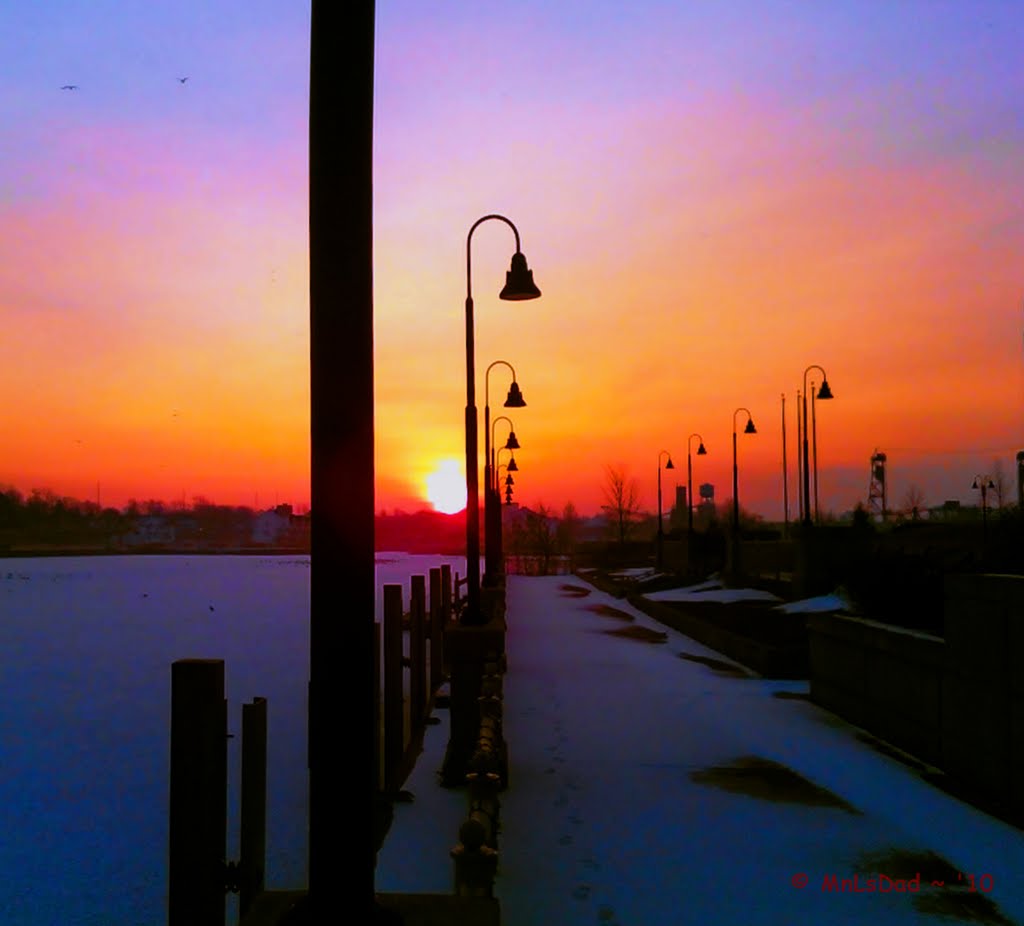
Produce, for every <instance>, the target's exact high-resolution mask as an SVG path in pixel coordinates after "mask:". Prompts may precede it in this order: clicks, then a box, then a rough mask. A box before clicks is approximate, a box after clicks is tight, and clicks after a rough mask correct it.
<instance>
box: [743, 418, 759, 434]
mask: <svg viewBox="0 0 1024 926" xmlns="http://www.w3.org/2000/svg"><path fill="white" fill-rule="evenodd" d="M743 433H744V434H756V433H757V428H755V427H754V419H753V418H748V419H747V426H746V427H745V428H744V429H743Z"/></svg>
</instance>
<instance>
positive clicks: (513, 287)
mask: <svg viewBox="0 0 1024 926" xmlns="http://www.w3.org/2000/svg"><path fill="white" fill-rule="evenodd" d="M538 296H540V290H539V289H537V285H536V284H535V283H534V282H533V271H532V270H530V269H529V268H528V267H527V266H526V258H525V257H524V256H523V254H522V252H521V251H516V252H515V254H513V255H512V266H511V268H510V269H509V271H508V273H506V274H505V288H504V289H502V291H501V292H500V293H499V294H498V298H499V299H507V300H509V301H511V302H520V301H522V300H523V299H536V298H537V297H538Z"/></svg>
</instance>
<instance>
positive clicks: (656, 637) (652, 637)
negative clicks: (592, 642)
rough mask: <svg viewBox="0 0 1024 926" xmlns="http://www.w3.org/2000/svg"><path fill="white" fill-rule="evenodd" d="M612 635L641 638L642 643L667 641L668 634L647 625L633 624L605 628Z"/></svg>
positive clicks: (634, 638) (632, 638) (605, 631)
mask: <svg viewBox="0 0 1024 926" xmlns="http://www.w3.org/2000/svg"><path fill="white" fill-rule="evenodd" d="M602 633H606V634H608V635H609V636H612V637H624V638H625V639H627V640H639V641H640V642H641V643H667V642H668V634H667V633H662V632H661V631H660V630H651V629H649V628H647V627H639V626H635V625H634V626H631V627H617V628H615V630H604V631H602Z"/></svg>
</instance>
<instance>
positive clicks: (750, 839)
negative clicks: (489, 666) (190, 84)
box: [377, 576, 1024, 926]
mask: <svg viewBox="0 0 1024 926" xmlns="http://www.w3.org/2000/svg"><path fill="white" fill-rule="evenodd" d="M567 584H571V585H577V586H580V585H582V583H581V582H580V580H579V579H577V578H575V577H565V576H554V577H544V578H529V577H519V576H513V577H510V578H509V583H508V640H507V652H508V675H507V676H506V679H505V736H506V740H507V742H508V744H509V755H510V771H509V777H510V785H509V788H508V790H507V791H505V792H504V793H503V795H502V831H501V834H500V841H499V853H500V869H499V874H498V878H497V881H496V883H495V892H496V894H497V896H498V898H499V900H500V903H501V909H502V922H503V924H504V926H548V924H550V926H574V924H581V926H582V924H588V926H616V924H618V926H639V924H643V926H660V924H665V926H669V924H671V926H678V924H702V926H705V924H706V926H713V924H733V923H737V924H739V923H742V924H773V926H776V924H777V926H791V924H801V923H808V924H819V923H829V924H867V923H880V924H893V926H895V924H900V926H903V924H912V923H931V924H935V923H940V922H956V919H948V918H946V917H955V916H956V914H957V911H958V910H959V912H960V916H961V917H962V919H961V921H962V922H964V921H967V920H966V917H967V911H968V910H971V911H973V915H974V921H975V922H978V921H980V922H990V923H1003V924H1006V923H1024V889H1022V888H1024V834H1022V833H1021V832H1020V831H1019V830H1017V829H1015V828H1013V827H1010V826H1008V825H1006V824H1004V823H1001V822H999V821H997V820H994V819H993V818H991V817H989V816H987V815H985V814H983V813H981V812H980V811H978V810H975V809H974V808H972V807H970V806H967V805H965V804H963V803H961V802H959V801H957V800H955V799H953V798H951V797H949V796H948V795H946V794H945V793H943V792H941V791H939V790H937V789H936V788H934V787H932V786H931V785H929V784H927V783H926V782H924V781H923V780H922V779H921V778H920V777H919V776H918V775H917V773H916V772H914V771H913V770H912V769H911V768H909V767H907V766H905V765H903V764H901V763H899V762H898V761H895V760H893V759H891V758H888V757H887V756H885V755H883V754H881V753H879V752H878V751H876V750H875V749H873V748H872V747H871V746H870V745H867V744H865V743H864V742H861V741H860V740H858V739H857V735H856V734H857V730H856V729H855V728H853V727H851V726H849V725H847V724H845V723H843V722H842V721H840V720H838V719H837V718H836V717H834V716H833V715H831V714H829V713H827V712H825V711H822V710H821V709H819V708H817V707H816V706H814V705H813V704H811V703H809V702H808V701H807V700H805V699H803V698H800V697H792V695H803V694H806V691H807V684H806V683H800V682H777V681H763V680H759V679H752V678H748V677H744V676H743V675H737V674H729V673H727V672H726V671H724V669H723V668H722V666H721V664H720V663H721V661H722V660H721V657H719V656H718V655H717V654H715V653H713V652H712V651H710V650H708V649H707V648H706V647H703V646H701V645H700V644H698V643H696V642H694V641H692V640H690V639H689V638H687V637H684V636H682V635H681V634H678V633H676V632H674V631H672V630H669V629H667V628H665V627H663V626H661V625H659V624H657V623H656V622H655V621H653V620H651V619H650V618H648V617H647V616H645V615H644V614H642V613H640V612H638V611H636V610H635V609H633V608H631V607H630V606H629V605H627V604H625V603H624V602H621V601H618V600H616V599H614V598H613V597H611V596H609V595H606V594H604V593H602V592H599V591H597V590H591V591H590V593H589V594H587V595H584V596H577V597H574V596H571V595H568V594H566V593H565V592H564V591H563V590H562V587H563V586H565V585H567ZM595 606H604V609H608V608H613V609H617V610H618V611H619V612H623V613H624V614H626V615H628V616H630V617H632V618H633V620H632V621H628V620H626V619H625V618H624V617H623V616H622V614H621V613H620V614H618V615H617V614H614V613H599V611H600V610H601V608H600V607H598V608H597V609H596V610H595ZM637 627H645V628H648V629H651V630H655V631H659V632H663V633H665V634H666V637H667V639H666V640H665V642H661V643H656V642H644V641H642V640H638V639H632V638H629V637H623V636H615V635H612V634H609V633H607V632H606V631H614V630H621V629H624V628H637ZM681 653H685V654H687V655H688V656H691V657H693V656H696V657H698V659H687V658H680V654H681ZM700 658H704V659H706V660H708V661H707V662H701V661H699V660H700ZM780 694H781V695H785V694H789V695H791V697H779V695H780ZM438 714H439V715H440V716H441V718H442V723H441V725H439V726H437V727H430V728H428V730H427V734H426V741H425V745H424V754H423V755H422V756H421V757H420V760H419V763H418V765H417V767H416V770H415V771H414V773H413V776H412V778H411V779H410V781H409V782H408V784H407V787H408V788H409V789H410V790H411V791H413V792H414V794H415V797H416V800H415V802H414V803H412V804H399V805H397V806H396V810H395V822H394V825H393V827H392V830H391V832H390V834H389V836H388V839H387V842H386V843H385V845H384V847H383V849H382V850H381V853H380V858H379V860H378V868H377V888H378V890H380V891H388V892H390V891H398V892H404V891H409V892H448V891H450V890H451V888H452V864H451V861H450V859H449V858H448V854H447V853H448V850H449V849H450V848H451V846H452V845H453V844H454V843H455V841H456V837H457V831H458V826H459V823H460V822H461V821H462V819H463V818H464V817H465V811H466V795H465V793H464V792H463V791H455V792H452V791H445V790H444V789H442V788H441V787H440V785H439V784H438V783H437V775H436V772H437V769H438V768H439V767H440V764H441V760H442V757H443V753H444V748H445V745H446V743H447V736H448V732H447V716H446V715H445V712H443V711H440V712H438ZM979 761H984V757H979ZM815 786H816V787H815ZM941 860H945V861H946V862H947V863H948V865H946V866H944V865H943V864H942V862H941ZM917 870H920V871H921V875H922V877H921V884H920V890H919V891H918V892H912V891H903V892H897V891H887V892H879V891H877V890H876V891H871V892H868V891H866V890H864V889H865V888H866V887H867V886H868V883H869V882H868V880H867V879H874V880H875V883H876V886H877V884H879V883H884V879H883V878H880V877H879V875H882V876H887V877H889V878H892V879H905V878H908V877H912V876H913V874H914V873H915V871H917ZM855 875H856V876H857V878H856V882H855V883H856V886H857V887H859V888H860V889H861V891H860V892H856V893H855V892H853V891H852V890H847V891H845V892H844V891H841V890H840V887H841V886H842V881H843V880H844V879H845V880H846V881H848V882H853V881H854V877H855ZM833 878H834V879H835V880H834V885H835V889H834V890H829V889H828V887H829V885H831V884H833ZM939 878H941V879H943V880H945V881H946V882H947V885H948V884H953V885H958V886H957V887H956V888H955V889H953V890H950V889H948V888H947V889H939V888H935V887H933V886H932V885H931V883H930V882H931V881H932V880H934V879H939ZM971 879H973V884H974V885H975V887H976V888H977V891H976V892H975V893H974V894H973V895H972V894H971V893H970V892H969V887H970V884H971ZM802 885H805V886H802ZM850 886H851V887H852V886H853V885H852V884H851V885H850ZM984 888H991V890H990V892H987V891H985V890H984ZM986 904H987V906H986Z"/></svg>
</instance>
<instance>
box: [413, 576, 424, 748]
mask: <svg viewBox="0 0 1024 926" xmlns="http://www.w3.org/2000/svg"><path fill="white" fill-rule="evenodd" d="M426 606H427V585H426V579H425V578H424V576H412V594H411V599H410V602H409V726H410V728H411V731H412V735H413V736H416V735H417V734H418V733H419V731H420V730H422V729H423V724H424V721H425V720H426V702H427V646H426V630H427V627H426V623H427V621H426Z"/></svg>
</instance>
